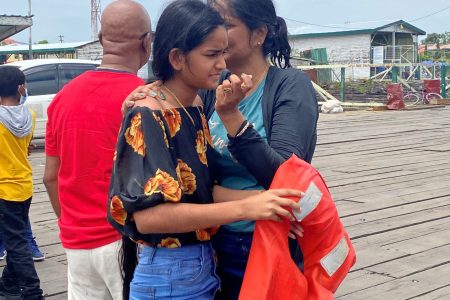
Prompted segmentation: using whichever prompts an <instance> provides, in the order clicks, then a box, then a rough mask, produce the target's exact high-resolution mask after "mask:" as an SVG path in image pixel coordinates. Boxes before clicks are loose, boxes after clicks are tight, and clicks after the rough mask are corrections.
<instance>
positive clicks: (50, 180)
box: [43, 156, 61, 219]
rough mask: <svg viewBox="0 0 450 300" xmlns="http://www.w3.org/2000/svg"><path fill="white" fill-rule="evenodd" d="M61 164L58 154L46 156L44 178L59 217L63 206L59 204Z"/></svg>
mask: <svg viewBox="0 0 450 300" xmlns="http://www.w3.org/2000/svg"><path fill="white" fill-rule="evenodd" d="M60 164H61V161H60V159H59V157H58V156H46V160H45V171H44V180H43V181H44V185H45V188H46V189H47V193H48V196H49V198H50V202H51V204H52V207H53V210H54V211H55V214H56V216H57V217H58V219H59V217H60V216H61V206H60V204H59V195H58V172H59V166H60Z"/></svg>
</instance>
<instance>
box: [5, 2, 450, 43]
mask: <svg viewBox="0 0 450 300" xmlns="http://www.w3.org/2000/svg"><path fill="white" fill-rule="evenodd" d="M31 2H32V14H34V18H33V22H34V25H33V29H32V35H33V42H37V41H39V40H44V39H46V40H48V41H49V42H50V43H54V42H59V35H62V36H64V37H63V40H64V41H65V42H79V41H88V40H89V39H90V35H91V34H90V2H91V1H89V0H71V1H69V0H31ZM110 2H111V0H101V6H102V7H105V6H106V5H107V4H109V3H110ZM138 2H140V3H142V4H143V5H144V6H145V7H146V8H147V10H148V11H149V13H150V16H151V17H152V21H153V24H154V26H156V21H157V18H158V17H159V15H160V14H161V11H162V10H163V8H164V7H165V5H166V4H167V3H168V2H170V1H167V0H138ZM274 3H275V5H276V8H277V12H278V15H279V16H281V17H284V18H286V19H287V22H288V27H289V31H290V33H310V32H326V31H337V30H345V29H346V28H347V29H366V28H375V27H378V26H381V25H385V24H388V23H391V22H395V21H397V20H400V19H403V20H405V21H407V22H411V24H413V25H414V26H416V27H418V28H420V29H422V30H424V31H426V32H427V33H432V32H438V33H442V32H445V31H450V1H449V0H274ZM27 13H28V0H0V14H8V15H26V14H27ZM315 25H320V26H315ZM13 38H14V39H15V40H18V41H20V42H28V30H27V31H25V32H22V33H19V34H17V35H15V36H14V37H13Z"/></svg>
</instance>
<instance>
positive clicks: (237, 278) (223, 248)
mask: <svg viewBox="0 0 450 300" xmlns="http://www.w3.org/2000/svg"><path fill="white" fill-rule="evenodd" d="M252 240H253V232H234V231H229V230H226V229H225V228H224V227H222V228H220V229H219V232H217V234H216V235H215V236H213V239H212V244H213V248H214V250H215V251H216V254H217V275H219V278H220V281H221V285H220V286H221V287H220V292H218V293H217V294H216V297H215V300H237V299H238V298H239V292H240V291H241V286H242V281H243V279H244V274H245V268H246V267H247V261H248V257H249V254H250V248H251V245H252ZM289 250H290V252H291V257H292V259H293V260H294V262H295V263H296V264H297V265H298V266H299V268H300V269H302V268H303V255H302V252H301V251H300V247H299V246H298V243H297V241H296V240H292V239H289ZM286 259H288V258H286Z"/></svg>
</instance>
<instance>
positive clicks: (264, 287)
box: [239, 155, 356, 300]
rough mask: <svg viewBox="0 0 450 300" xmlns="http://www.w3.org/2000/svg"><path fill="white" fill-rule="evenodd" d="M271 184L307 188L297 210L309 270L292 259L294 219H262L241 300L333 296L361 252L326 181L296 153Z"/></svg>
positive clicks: (256, 233)
mask: <svg viewBox="0 0 450 300" xmlns="http://www.w3.org/2000/svg"><path fill="white" fill-rule="evenodd" d="M270 188H271V189H275V188H292V189H297V190H301V191H305V195H304V196H303V197H302V198H301V199H300V207H301V211H300V213H297V214H294V215H295V217H296V219H297V220H298V221H299V222H300V224H301V226H302V227H303V229H304V236H303V237H302V238H298V243H299V245H300V248H301V250H302V253H303V258H304V271H303V273H302V272H301V271H299V269H298V267H297V266H296V265H295V264H294V262H293V261H292V259H291V257H290V253H289V249H288V241H287V236H288V233H289V228H290V222H289V221H288V220H283V221H281V222H273V221H258V222H256V227H255V233H254V236H253V242H252V247H251V250H250V257H249V260H248V263H247V268H246V271H245V276H244V281H243V284H242V288H241V292H240V295H239V300H276V299H277V300H278V299H279V300H284V299H307V300H316V299H317V300H319V299H320V300H324V299H334V296H333V295H334V292H335V291H336V289H337V288H338V286H339V285H340V284H341V282H342V281H343V280H344V278H345V276H346V275H347V273H348V272H349V270H350V268H351V267H352V266H353V265H354V263H355V261H356V254H355V250H354V248H353V245H352V243H351V241H350V238H349V236H348V234H347V232H346V231H345V229H344V227H343V225H342V223H341V221H340V219H339V216H338V213H337V209H336V205H335V204H334V201H333V199H332V198H331V195H330V192H329V190H328V187H327V186H326V184H325V182H324V180H323V179H322V177H321V176H320V174H319V172H317V170H315V169H314V168H313V167H312V166H311V165H309V164H308V163H306V162H305V161H303V160H301V159H299V158H298V157H296V156H295V155H293V156H292V157H291V158H290V159H288V160H287V161H286V162H284V163H283V164H282V165H281V166H280V167H279V169H278V170H277V172H276V174H275V178H274V179H273V181H272V184H271V186H270ZM293 200H296V201H298V199H293Z"/></svg>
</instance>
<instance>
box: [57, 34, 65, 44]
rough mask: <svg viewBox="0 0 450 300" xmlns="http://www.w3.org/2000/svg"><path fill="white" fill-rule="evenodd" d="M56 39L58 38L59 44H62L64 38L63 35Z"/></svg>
mask: <svg viewBox="0 0 450 300" xmlns="http://www.w3.org/2000/svg"><path fill="white" fill-rule="evenodd" d="M58 37H59V42H60V43H61V44H62V42H63V41H64V36H63V35H61V34H60V35H58Z"/></svg>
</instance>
